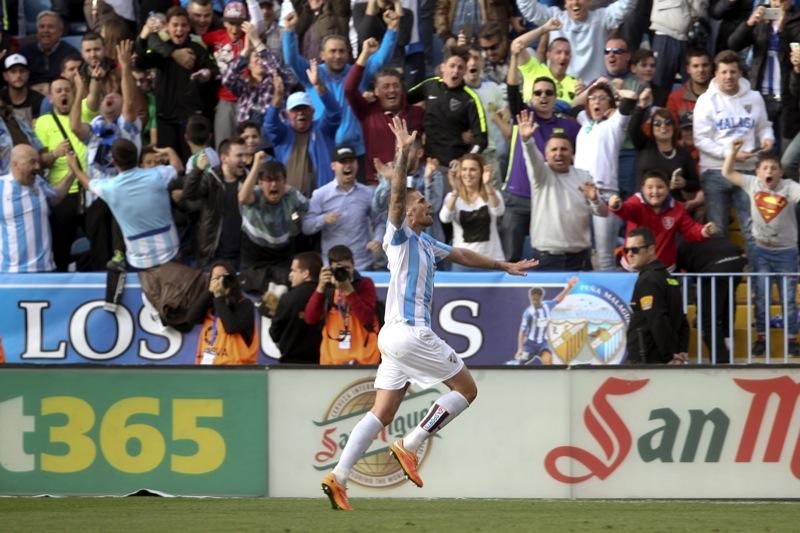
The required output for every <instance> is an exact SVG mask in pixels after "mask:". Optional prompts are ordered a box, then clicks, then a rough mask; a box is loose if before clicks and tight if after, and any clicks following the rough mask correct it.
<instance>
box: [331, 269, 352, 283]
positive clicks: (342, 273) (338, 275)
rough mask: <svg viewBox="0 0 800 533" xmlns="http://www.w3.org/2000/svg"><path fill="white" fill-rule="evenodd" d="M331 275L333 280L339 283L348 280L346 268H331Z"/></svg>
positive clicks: (348, 275)
mask: <svg viewBox="0 0 800 533" xmlns="http://www.w3.org/2000/svg"><path fill="white" fill-rule="evenodd" d="M331 274H332V275H333V279H335V280H336V281H338V282H339V283H341V282H343V281H347V280H348V279H350V271H349V270H347V267H343V266H337V267H331Z"/></svg>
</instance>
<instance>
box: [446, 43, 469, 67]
mask: <svg viewBox="0 0 800 533" xmlns="http://www.w3.org/2000/svg"><path fill="white" fill-rule="evenodd" d="M453 56H456V57H460V58H461V59H462V60H464V63H466V62H467V61H469V50H468V49H467V48H466V47H464V46H458V45H456V46H446V47H445V48H444V55H443V57H442V63H447V60H448V59H450V58H451V57H453Z"/></svg>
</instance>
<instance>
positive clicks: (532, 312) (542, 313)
mask: <svg viewBox="0 0 800 533" xmlns="http://www.w3.org/2000/svg"><path fill="white" fill-rule="evenodd" d="M556 305H558V302H556V301H555V300H546V301H544V302H542V306H541V307H534V306H532V305H529V306H528V308H527V309H525V312H524V313H522V324H520V326H519V329H520V331H522V332H523V333H524V334H525V335H526V337H525V338H526V339H527V340H529V341H533V342H544V339H545V333H547V323H548V322H549V321H550V311H552V310H553V308H554V307H555V306H556Z"/></svg>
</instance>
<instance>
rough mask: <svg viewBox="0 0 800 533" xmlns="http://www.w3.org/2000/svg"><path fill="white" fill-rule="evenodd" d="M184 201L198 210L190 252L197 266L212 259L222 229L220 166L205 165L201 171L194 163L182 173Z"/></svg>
mask: <svg viewBox="0 0 800 533" xmlns="http://www.w3.org/2000/svg"><path fill="white" fill-rule="evenodd" d="M183 200H184V205H186V206H188V208H189V209H190V210H194V211H199V213H200V215H199V220H198V222H197V233H196V240H195V243H194V255H195V258H196V259H197V261H198V262H199V263H200V266H201V267H206V266H208V264H210V263H211V260H212V259H214V252H216V251H217V246H218V245H219V239H220V234H221V232H222V216H223V213H224V211H225V180H224V178H223V177H222V169H221V168H220V167H209V168H207V169H206V170H205V172H203V171H201V170H200V169H198V168H197V167H196V166H195V167H194V168H193V169H192V171H191V172H190V173H189V174H187V175H186V180H185V182H184V187H183Z"/></svg>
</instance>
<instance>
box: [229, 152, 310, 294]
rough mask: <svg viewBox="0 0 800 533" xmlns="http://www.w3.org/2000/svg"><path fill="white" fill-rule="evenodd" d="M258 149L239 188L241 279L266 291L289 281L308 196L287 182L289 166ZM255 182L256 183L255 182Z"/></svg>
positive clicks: (248, 286) (250, 287) (252, 288)
mask: <svg viewBox="0 0 800 533" xmlns="http://www.w3.org/2000/svg"><path fill="white" fill-rule="evenodd" d="M265 158H266V154H265V153H264V152H257V153H256V154H255V156H254V157H253V167H252V169H251V170H250V173H249V174H248V175H247V179H245V180H244V183H242V187H241V189H240V190H239V204H240V205H241V206H242V207H241V209H242V268H241V271H242V283H243V285H244V288H245V290H248V291H255V292H258V293H259V294H260V293H263V292H264V291H265V290H266V289H267V287H268V286H269V283H270V282H274V283H278V284H281V285H286V284H287V283H288V281H289V266H290V264H291V260H292V256H293V255H294V253H295V248H294V238H295V237H296V236H297V235H298V234H300V232H301V228H302V219H303V216H304V215H305V213H306V211H308V200H306V198H305V196H303V195H302V194H300V192H299V191H298V190H297V189H295V188H293V187H291V186H289V185H287V184H286V169H285V168H284V166H283V165H282V164H280V163H278V162H277V161H266V162H265V161H264V160H265ZM256 182H257V185H258V186H256Z"/></svg>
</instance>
